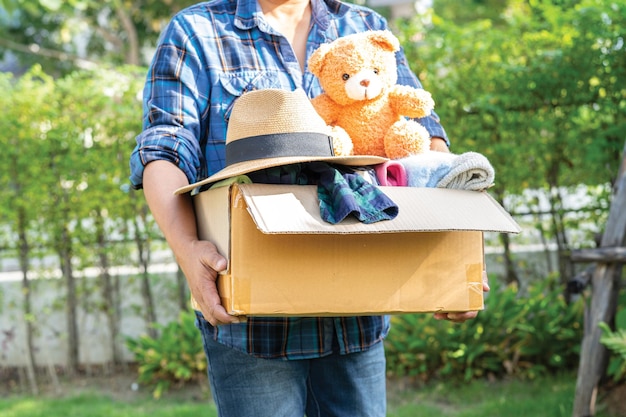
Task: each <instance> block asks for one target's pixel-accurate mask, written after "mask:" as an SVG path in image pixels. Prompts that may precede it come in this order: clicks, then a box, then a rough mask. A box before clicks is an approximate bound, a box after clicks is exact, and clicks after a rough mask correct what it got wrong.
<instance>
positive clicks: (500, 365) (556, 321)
mask: <svg viewBox="0 0 626 417" xmlns="http://www.w3.org/2000/svg"><path fill="white" fill-rule="evenodd" d="M583 308H584V304H583V302H582V301H578V302H576V303H573V304H570V305H568V304H567V303H566V302H565V300H564V298H563V296H562V290H561V288H560V287H559V286H558V285H553V281H551V280H545V281H543V282H542V283H540V284H537V285H535V286H533V287H532V288H530V290H529V295H528V296H526V297H520V296H519V294H518V291H517V289H516V288H515V287H513V286H510V287H506V288H503V289H501V290H496V289H492V291H491V293H490V295H489V296H488V297H487V298H486V301H485V311H483V312H480V313H479V314H478V317H477V318H475V319H473V320H469V321H467V322H466V323H463V324H461V325H459V324H453V323H449V322H446V321H438V320H435V319H434V318H433V317H432V315H429V314H414V315H400V316H394V317H393V318H392V329H391V332H390V334H389V336H388V337H387V339H386V342H385V343H386V350H387V363H388V372H389V373H390V375H395V376H410V377H414V378H416V379H419V380H423V381H426V380H429V379H431V378H435V377H440V378H453V379H460V380H465V381H468V380H471V379H474V378H480V377H484V376H494V377H501V376H504V375H515V376H518V377H522V378H534V377H536V376H538V375H543V374H547V373H551V372H555V371H558V370H562V369H571V368H573V367H575V366H577V364H578V359H579V351H580V342H581V339H582V332H583V329H582V320H583Z"/></svg>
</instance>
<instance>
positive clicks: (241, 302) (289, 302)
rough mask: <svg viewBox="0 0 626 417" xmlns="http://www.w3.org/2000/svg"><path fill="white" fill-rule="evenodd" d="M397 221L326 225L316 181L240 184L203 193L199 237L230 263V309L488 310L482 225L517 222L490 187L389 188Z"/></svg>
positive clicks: (226, 282)
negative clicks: (486, 190) (481, 189)
mask: <svg viewBox="0 0 626 417" xmlns="http://www.w3.org/2000/svg"><path fill="white" fill-rule="evenodd" d="M381 189H382V190H383V191H384V192H385V193H386V194H387V195H388V196H389V197H390V198H391V199H392V200H393V201H394V202H395V203H396V204H397V205H398V206H399V209H400V210H399V214H398V216H397V217H396V218H395V219H393V220H387V221H382V222H377V223H373V224H363V223H360V222H359V221H358V220H356V219H352V218H351V219H346V220H344V221H343V222H342V223H341V224H339V225H331V224H329V223H326V222H324V221H323V220H322V219H321V217H320V213H319V205H318V200H317V191H316V187H315V186H302V185H293V186H291V185H269V184H245V185H244V184H234V185H231V186H230V187H221V188H216V189H210V190H207V191H203V192H201V193H199V194H196V195H195V196H194V197H193V199H194V205H195V209H196V216H197V218H198V230H199V234H200V237H201V238H203V239H207V240H210V241H212V242H214V243H215V244H216V246H217V248H218V250H219V252H220V253H221V254H222V255H224V256H225V257H226V258H227V259H228V261H229V265H228V270H227V271H226V272H225V273H224V274H223V275H221V276H220V278H219V280H218V288H219V291H220V295H221V297H222V303H223V304H224V307H225V308H226V310H227V311H228V312H229V313H230V314H234V315H265V316H267V315H269V316H311V315H313V316H318V315H320V316H327V315H362V314H378V313H387V314H395V313H408V312H435V311H470V310H480V309H482V308H483V291H482V276H483V271H484V268H485V266H484V254H483V232H484V231H496V232H507V233H518V232H519V231H520V229H519V226H518V225H517V224H516V223H515V221H514V220H513V219H512V218H511V217H510V216H509V215H508V214H507V213H506V212H505V211H504V209H503V208H502V207H501V206H500V205H499V204H498V203H497V202H496V201H495V200H493V199H492V198H491V197H490V196H489V195H488V194H487V193H483V192H475V191H459V190H447V189H435V188H409V187H381Z"/></svg>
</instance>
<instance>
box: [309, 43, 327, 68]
mask: <svg viewBox="0 0 626 417" xmlns="http://www.w3.org/2000/svg"><path fill="white" fill-rule="evenodd" d="M330 48H331V46H330V44H329V43H323V44H321V45H320V46H319V48H317V49H316V50H315V51H314V52H313V53H312V54H311V56H310V57H309V61H308V66H309V71H311V73H312V74H314V75H319V74H320V73H321V72H322V66H323V65H324V57H326V54H327V53H328V51H330Z"/></svg>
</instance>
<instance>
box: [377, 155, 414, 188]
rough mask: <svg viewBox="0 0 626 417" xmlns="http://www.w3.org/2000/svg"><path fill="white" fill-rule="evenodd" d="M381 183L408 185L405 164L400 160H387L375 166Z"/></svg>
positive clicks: (398, 185)
mask: <svg viewBox="0 0 626 417" xmlns="http://www.w3.org/2000/svg"><path fill="white" fill-rule="evenodd" d="M374 171H376V178H377V179H378V184H379V185H388V186H394V187H406V186H407V178H406V170H405V169H404V165H402V164H401V163H400V162H398V161H386V162H383V163H382V164H378V165H375V166H374Z"/></svg>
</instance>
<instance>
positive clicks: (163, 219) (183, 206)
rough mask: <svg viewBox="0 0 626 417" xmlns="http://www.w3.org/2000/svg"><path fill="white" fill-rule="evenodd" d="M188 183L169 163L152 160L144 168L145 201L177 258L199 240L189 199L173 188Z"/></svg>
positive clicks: (181, 173) (183, 175)
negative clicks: (176, 192)
mask: <svg viewBox="0 0 626 417" xmlns="http://www.w3.org/2000/svg"><path fill="white" fill-rule="evenodd" d="M187 184H188V181H187V178H186V176H185V174H184V173H183V172H182V171H181V170H180V169H178V167H176V166H175V165H173V164H172V163H170V162H166V161H154V162H151V163H149V164H148V165H147V166H146V168H145V170H144V174H143V186H144V194H145V196H146V201H147V202H148V206H149V207H150V211H151V212H152V215H153V216H154V218H155V220H156V222H157V224H158V225H159V227H160V229H161V231H162V232H163V235H164V236H165V239H166V240H167V242H168V244H169V245H170V247H171V249H172V251H173V252H174V254H175V256H177V258H178V254H181V253H186V252H188V245H189V244H191V243H192V242H193V241H195V240H197V239H198V237H197V231H196V224H195V214H194V211H193V206H192V204H191V198H190V197H189V195H187V194H185V195H174V191H175V190H177V189H178V188H180V187H182V186H185V185H187Z"/></svg>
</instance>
